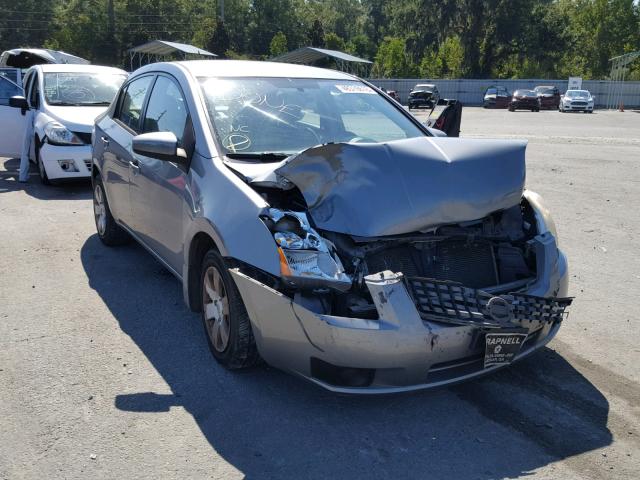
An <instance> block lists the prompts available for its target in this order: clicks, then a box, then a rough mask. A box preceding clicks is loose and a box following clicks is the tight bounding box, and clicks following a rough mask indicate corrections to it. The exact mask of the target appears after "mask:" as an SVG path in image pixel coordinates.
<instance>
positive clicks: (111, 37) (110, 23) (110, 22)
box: [107, 0, 116, 65]
mask: <svg viewBox="0 0 640 480" xmlns="http://www.w3.org/2000/svg"><path fill="white" fill-rule="evenodd" d="M107 40H108V42H109V43H110V44H111V47H112V49H110V50H112V51H113V52H114V53H112V54H111V55H109V57H110V58H109V60H110V61H111V62H112V63H113V64H114V65H115V61H116V58H115V55H116V54H115V51H116V49H115V46H116V12H115V8H114V6H113V0H109V2H108V3H107Z"/></svg>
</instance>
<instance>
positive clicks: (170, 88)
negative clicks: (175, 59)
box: [143, 76, 188, 144]
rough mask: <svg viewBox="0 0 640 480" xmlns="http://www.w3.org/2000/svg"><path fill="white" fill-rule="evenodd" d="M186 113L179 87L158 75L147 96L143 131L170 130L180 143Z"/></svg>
mask: <svg viewBox="0 0 640 480" xmlns="http://www.w3.org/2000/svg"><path fill="white" fill-rule="evenodd" d="M187 115H188V113H187V105H186V102H185V101H184V96H183V95H182V92H181V91H180V88H178V86H177V85H176V83H175V82H173V81H172V80H169V79H168V78H167V77H163V76H159V77H158V79H157V80H156V83H155V85H154V86H153V90H152V91H151V97H149V105H148V106H147V112H146V114H145V118H144V128H143V132H144V133H148V132H172V133H173V134H174V135H175V136H176V138H177V139H178V143H180V144H182V137H183V135H184V128H185V125H186V122H187Z"/></svg>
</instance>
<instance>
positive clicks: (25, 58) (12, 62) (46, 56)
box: [0, 48, 91, 69]
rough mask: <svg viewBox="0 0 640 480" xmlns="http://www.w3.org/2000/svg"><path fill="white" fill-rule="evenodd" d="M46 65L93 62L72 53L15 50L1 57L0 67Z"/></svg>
mask: <svg viewBox="0 0 640 480" xmlns="http://www.w3.org/2000/svg"><path fill="white" fill-rule="evenodd" d="M45 63H65V64H77V65H88V64H89V63H91V62H89V60H85V59H84V58H80V57H76V56H75V55H71V54H70V53H66V52H61V51H58V50H49V49H46V48H14V49H13V50H5V51H4V52H2V55H0V67H14V68H20V69H27V68H31V67H33V66H34V65H41V64H45Z"/></svg>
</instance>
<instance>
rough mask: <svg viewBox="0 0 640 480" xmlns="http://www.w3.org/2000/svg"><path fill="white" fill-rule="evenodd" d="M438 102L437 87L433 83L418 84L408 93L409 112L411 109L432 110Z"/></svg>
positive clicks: (438, 93)
mask: <svg viewBox="0 0 640 480" xmlns="http://www.w3.org/2000/svg"><path fill="white" fill-rule="evenodd" d="M438 100H440V92H439V91H438V87H436V86H435V85H434V84H433V83H419V84H417V85H416V86H415V87H413V89H412V90H411V91H410V92H409V100H408V105H409V110H411V109H412V108H420V107H426V108H433V107H435V106H436V105H437V104H438Z"/></svg>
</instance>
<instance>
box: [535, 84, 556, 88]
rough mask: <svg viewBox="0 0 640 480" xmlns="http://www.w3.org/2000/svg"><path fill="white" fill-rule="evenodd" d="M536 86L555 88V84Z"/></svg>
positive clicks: (538, 86) (539, 86)
mask: <svg viewBox="0 0 640 480" xmlns="http://www.w3.org/2000/svg"><path fill="white" fill-rule="evenodd" d="M536 88H556V87H555V85H537V86H536Z"/></svg>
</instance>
